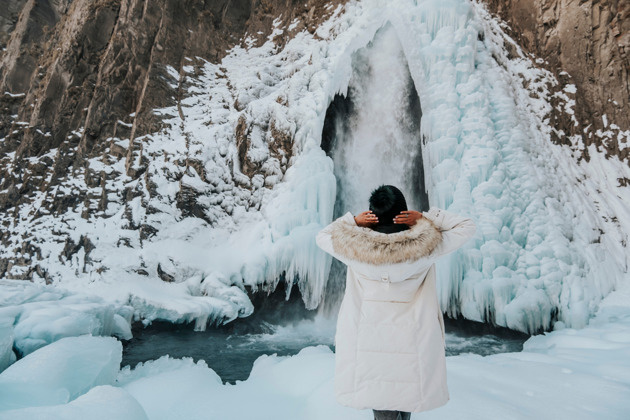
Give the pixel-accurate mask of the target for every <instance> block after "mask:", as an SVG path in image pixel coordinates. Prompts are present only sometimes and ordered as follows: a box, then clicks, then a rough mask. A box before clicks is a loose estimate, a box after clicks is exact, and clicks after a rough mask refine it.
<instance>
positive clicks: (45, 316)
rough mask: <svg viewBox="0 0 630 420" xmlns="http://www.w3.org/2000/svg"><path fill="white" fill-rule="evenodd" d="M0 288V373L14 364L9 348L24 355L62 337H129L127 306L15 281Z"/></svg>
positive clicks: (6, 281)
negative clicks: (86, 335)
mask: <svg viewBox="0 0 630 420" xmlns="http://www.w3.org/2000/svg"><path fill="white" fill-rule="evenodd" d="M0 287H2V295H0V372H1V371H2V370H3V369H4V368H6V367H7V366H8V365H9V364H11V363H12V362H13V361H15V354H14V353H13V349H15V350H16V351H17V352H18V354H19V355H20V356H25V355H27V354H30V353H32V352H33V351H35V350H37V349H39V348H41V347H43V346H45V345H47V344H50V343H52V342H55V341H57V340H59V339H61V338H64V337H76V336H80V335H84V334H91V335H102V336H116V337H119V338H121V339H126V340H128V339H130V338H131V337H132V335H131V327H130V322H131V317H132V314H133V308H132V307H130V306H124V305H122V306H120V305H113V304H111V303H108V302H106V301H105V300H104V299H102V298H100V297H98V296H86V295H85V294H77V293H70V292H67V291H63V290H60V289H59V288H55V287H53V286H45V285H36V284H31V283H27V282H24V281H19V280H2V281H0Z"/></svg>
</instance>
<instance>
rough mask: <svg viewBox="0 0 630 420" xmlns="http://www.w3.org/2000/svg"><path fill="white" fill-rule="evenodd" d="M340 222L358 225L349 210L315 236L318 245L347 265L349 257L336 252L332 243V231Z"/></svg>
mask: <svg viewBox="0 0 630 420" xmlns="http://www.w3.org/2000/svg"><path fill="white" fill-rule="evenodd" d="M339 223H347V224H349V225H352V226H356V225H357V224H356V222H355V221H354V216H353V215H352V213H350V212H348V213H346V214H344V215H343V216H341V217H340V218H338V219H337V220H335V221H334V222H332V223H331V224H329V225H328V226H326V227H325V228H324V229H322V230H320V231H319V233H318V234H317V237H316V238H315V242H316V243H317V246H318V247H320V248H321V249H323V250H324V251H326V252H327V253H329V254H330V255H332V256H333V257H335V258H337V259H338V260H339V261H341V262H343V263H344V264H346V265H347V264H348V262H347V259H346V258H344V257H342V256H341V255H339V254H338V253H336V252H335V250H334V248H333V244H332V231H333V229H334V228H335V225H336V224H339Z"/></svg>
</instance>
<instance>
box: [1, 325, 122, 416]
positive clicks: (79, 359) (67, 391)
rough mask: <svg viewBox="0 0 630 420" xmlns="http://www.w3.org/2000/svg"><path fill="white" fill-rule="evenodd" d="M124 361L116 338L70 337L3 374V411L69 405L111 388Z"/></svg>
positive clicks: (31, 356) (14, 365)
mask: <svg viewBox="0 0 630 420" xmlns="http://www.w3.org/2000/svg"><path fill="white" fill-rule="evenodd" d="M121 358H122V345H121V344H120V342H119V341H118V340H116V339H115V338H112V337H92V336H81V337H67V338H63V339H61V340H58V341H56V342H54V343H52V344H50V345H48V346H45V347H43V348H41V349H39V350H37V351H35V352H33V353H31V354H29V355H28V356H26V357H24V358H23V359H20V360H18V361H17V362H16V363H14V364H12V365H11V366H9V367H8V368H7V369H6V370H5V371H4V372H2V373H1V374H0V411H6V410H12V409H20V408H25V407H37V406H50V405H59V404H65V403H68V402H70V401H72V400H74V399H76V398H77V397H79V396H81V395H83V394H85V393H86V392H87V391H89V390H90V389H92V388H94V387H95V386H98V385H111V384H113V383H114V380H115V379H116V375H117V373H118V370H119V369H120V361H121Z"/></svg>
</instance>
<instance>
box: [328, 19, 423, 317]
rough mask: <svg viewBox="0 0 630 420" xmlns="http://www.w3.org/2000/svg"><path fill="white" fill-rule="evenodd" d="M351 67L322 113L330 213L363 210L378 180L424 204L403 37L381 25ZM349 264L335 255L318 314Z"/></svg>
mask: <svg viewBox="0 0 630 420" xmlns="http://www.w3.org/2000/svg"><path fill="white" fill-rule="evenodd" d="M352 68H353V74H352V78H351V80H350V83H349V86H348V92H347V94H346V95H345V96H342V95H337V96H336V97H335V99H334V100H333V102H332V103H331V105H330V107H329V108H328V111H327V113H326V120H325V122H324V130H323V133H322V148H323V149H324V150H325V151H326V153H327V154H328V155H329V156H330V157H331V158H332V159H333V162H334V164H335V167H334V172H335V177H336V178H337V198H336V201H335V211H334V217H339V216H341V215H343V214H344V213H345V212H348V211H349V212H352V213H353V214H355V215H356V214H358V213H360V212H362V211H365V210H367V209H368V198H369V197H370V193H371V192H372V190H374V189H375V188H376V187H378V186H380V185H383V184H389V185H395V186H397V187H398V188H399V189H400V190H401V191H402V192H403V194H404V195H405V197H406V199H407V204H408V206H409V208H410V209H414V210H419V211H424V210H427V209H428V208H429V199H428V196H427V192H426V189H425V184H424V167H423V164H422V149H421V144H422V135H421V133H420V119H421V117H422V110H421V107H420V100H419V98H418V92H417V91H416V87H415V85H414V82H413V80H412V78H411V73H410V72H409V66H408V63H407V60H406V58H405V54H404V52H403V49H402V45H401V44H400V40H399V39H398V36H397V34H396V32H395V30H394V28H393V27H392V26H391V25H389V24H388V25H385V26H384V27H383V28H381V29H380V30H379V31H378V32H377V33H376V35H375V37H374V40H373V41H372V42H370V44H369V45H368V46H366V47H365V48H363V49H361V50H359V51H357V52H356V53H355V54H354V55H353V57H352ZM345 273H346V268H345V266H344V265H343V264H342V263H340V262H339V261H336V260H335V261H333V264H332V267H331V273H330V277H329V280H328V284H327V289H326V295H325V296H324V302H323V304H322V307H321V308H322V309H321V311H322V313H324V314H326V315H332V316H335V314H336V312H337V309H338V308H339V305H340V303H341V297H342V295H343V291H344V284H345V282H344V279H345Z"/></svg>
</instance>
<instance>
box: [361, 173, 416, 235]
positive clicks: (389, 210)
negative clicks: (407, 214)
mask: <svg viewBox="0 0 630 420" xmlns="http://www.w3.org/2000/svg"><path fill="white" fill-rule="evenodd" d="M370 210H371V211H372V213H374V214H375V215H376V217H378V224H377V225H376V226H375V227H374V228H373V229H374V230H375V231H377V232H381V233H396V232H402V231H403V230H407V229H409V226H407V225H401V224H395V223H394V217H396V216H397V215H398V214H399V213H400V212H401V211H405V210H407V201H406V200H405V196H404V195H403V193H402V192H401V191H400V190H399V189H398V188H396V187H394V186H393V185H381V186H380V187H378V188H377V189H375V190H374V191H372V195H371V196H370Z"/></svg>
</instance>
